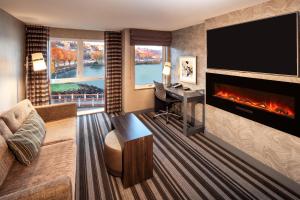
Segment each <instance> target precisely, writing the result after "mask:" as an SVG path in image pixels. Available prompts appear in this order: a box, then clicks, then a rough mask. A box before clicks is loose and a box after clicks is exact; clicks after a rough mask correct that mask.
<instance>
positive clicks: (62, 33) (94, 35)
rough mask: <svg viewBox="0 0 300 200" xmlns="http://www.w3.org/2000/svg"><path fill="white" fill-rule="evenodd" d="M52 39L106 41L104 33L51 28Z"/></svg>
mask: <svg viewBox="0 0 300 200" xmlns="http://www.w3.org/2000/svg"><path fill="white" fill-rule="evenodd" d="M50 37H54V38H70V39H90V40H104V32H103V31H91V30H79V29H64V28H53V27H50Z"/></svg>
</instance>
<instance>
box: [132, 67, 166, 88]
mask: <svg viewBox="0 0 300 200" xmlns="http://www.w3.org/2000/svg"><path fill="white" fill-rule="evenodd" d="M153 81H158V82H161V81H162V64H139V65H135V84H136V85H145V84H151V83H153Z"/></svg>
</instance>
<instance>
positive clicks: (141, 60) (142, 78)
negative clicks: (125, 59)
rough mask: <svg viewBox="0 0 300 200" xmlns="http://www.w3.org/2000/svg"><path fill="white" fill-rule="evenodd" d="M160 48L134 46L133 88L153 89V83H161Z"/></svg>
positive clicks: (161, 51) (161, 56)
mask: <svg viewBox="0 0 300 200" xmlns="http://www.w3.org/2000/svg"><path fill="white" fill-rule="evenodd" d="M164 51H165V49H164V47H162V46H142V45H139V46H137V45H136V46H135V88H145V87H146V88H147V87H153V81H158V82H162V69H163V54H164Z"/></svg>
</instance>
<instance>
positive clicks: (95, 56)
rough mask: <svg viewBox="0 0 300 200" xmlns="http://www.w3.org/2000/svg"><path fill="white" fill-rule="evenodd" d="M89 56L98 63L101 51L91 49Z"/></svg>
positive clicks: (100, 58) (101, 57) (101, 56)
mask: <svg viewBox="0 0 300 200" xmlns="http://www.w3.org/2000/svg"><path fill="white" fill-rule="evenodd" d="M91 58H92V59H93V60H95V64H98V62H100V61H101V60H102V59H103V52H101V51H92V53H91Z"/></svg>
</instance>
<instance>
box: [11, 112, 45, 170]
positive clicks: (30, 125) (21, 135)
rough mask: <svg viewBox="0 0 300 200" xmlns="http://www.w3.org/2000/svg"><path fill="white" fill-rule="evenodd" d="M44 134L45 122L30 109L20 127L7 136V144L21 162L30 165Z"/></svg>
mask: <svg viewBox="0 0 300 200" xmlns="http://www.w3.org/2000/svg"><path fill="white" fill-rule="evenodd" d="M44 136H45V123H44V121H43V120H42V118H41V117H40V116H39V115H38V114H37V112H36V111H32V112H31V113H30V114H29V116H28V118H27V119H26V120H25V122H24V123H23V124H22V125H21V127H20V129H18V130H17V131H16V132H15V133H14V134H12V135H11V136H10V137H8V138H7V144H8V146H9V148H10V149H11V150H12V152H13V153H14V155H15V156H16V158H17V159H18V160H19V161H20V162H21V163H22V164H25V165H30V164H31V162H32V161H33V160H34V159H35V158H36V157H37V155H38V153H39V150H40V147H41V145H42V142H43V139H44Z"/></svg>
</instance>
